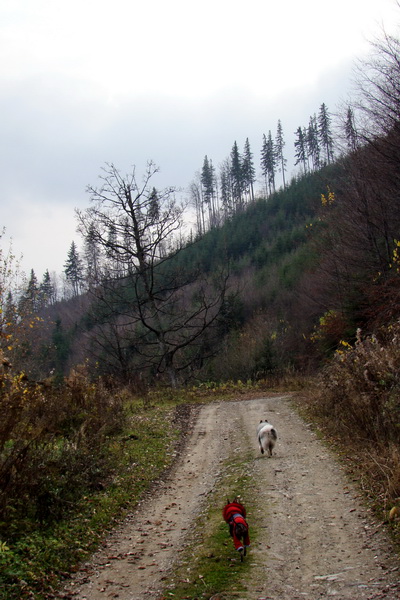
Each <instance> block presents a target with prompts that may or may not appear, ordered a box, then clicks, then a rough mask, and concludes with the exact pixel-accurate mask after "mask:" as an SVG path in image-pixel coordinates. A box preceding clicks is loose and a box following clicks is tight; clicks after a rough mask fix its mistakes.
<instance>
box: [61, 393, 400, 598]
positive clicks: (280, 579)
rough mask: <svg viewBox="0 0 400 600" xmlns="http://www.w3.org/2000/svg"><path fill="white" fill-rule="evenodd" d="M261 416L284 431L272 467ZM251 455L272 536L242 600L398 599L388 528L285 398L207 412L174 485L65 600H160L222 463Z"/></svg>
mask: <svg viewBox="0 0 400 600" xmlns="http://www.w3.org/2000/svg"><path fill="white" fill-rule="evenodd" d="M260 419H268V420H269V421H270V422H272V423H273V424H274V425H275V427H276V428H277V430H278V442H277V446H276V448H275V452H274V456H273V457H272V458H268V457H266V456H265V455H264V456H262V455H261V454H260V452H259V449H258V444H257V440H256V435H255V430H256V426H257V424H258V423H259V421H260ZM249 447H250V448H251V449H252V458H251V461H250V463H249V465H248V468H249V470H251V472H252V474H253V477H254V480H255V482H256V483H255V486H254V487H255V489H254V496H255V497H256V498H257V503H256V509H255V510H253V511H252V514H249V515H248V520H249V522H250V527H251V528H257V529H258V531H259V532H262V533H261V534H260V533H259V535H258V541H257V543H256V544H253V545H252V547H251V548H250V552H249V555H248V558H247V559H246V560H250V561H251V565H252V569H251V577H250V578H249V580H248V581H247V582H246V584H245V587H246V592H245V593H244V594H243V595H240V597H239V596H238V595H237V594H236V595H234V596H232V598H233V597H235V598H236V599H237V600H238V599H239V600H264V599H267V598H268V599H274V600H278V599H279V600H299V599H302V600H317V599H321V598H331V597H332V598H335V600H345V599H351V600H361V599H369V600H378V599H385V600H395V599H396V600H398V599H399V598H400V585H399V577H400V571H399V570H398V569H399V566H400V562H399V559H398V558H397V557H396V556H395V555H394V554H392V553H391V548H390V544H389V542H388V541H387V539H386V538H385V536H384V532H383V530H382V528H381V527H379V525H378V524H377V523H375V522H374V521H373V520H372V518H371V516H370V514H369V513H368V511H367V510H366V509H365V508H364V507H363V506H362V504H361V502H360V499H359V498H358V496H357V491H356V489H355V488H354V487H353V485H352V484H351V483H349V482H348V481H347V480H346V478H345V476H344V474H343V472H342V471H341V468H340V467H339V466H338V463H337V462H336V460H335V458H334V457H333V456H332V455H331V453H330V452H329V451H328V450H327V449H326V448H325V447H324V446H323V445H322V444H321V442H320V441H319V440H318V439H317V437H316V436H315V434H314V433H313V432H312V431H311V430H310V428H309V427H308V426H307V424H305V423H304V422H303V421H302V420H301V419H300V418H299V416H298V415H297V414H296V413H295V412H294V411H293V410H292V408H291V407H290V402H289V399H288V397H285V396H275V397H268V398H259V399H255V400H242V401H237V402H223V403H218V404H212V405H207V406H204V407H202V408H201V410H200V412H199V414H198V417H197V419H196V422H195V425H194V429H193V433H192V435H191V436H190V437H189V438H188V443H187V446H186V450H185V452H184V453H183V454H182V456H181V457H180V459H179V460H178V461H177V464H176V465H175V467H174V469H173V470H172V472H171V474H170V476H169V477H168V480H166V481H165V482H164V484H160V486H159V489H158V492H157V494H154V495H153V497H152V498H150V499H148V500H146V501H144V502H143V504H142V505H140V506H139V507H138V509H137V511H136V512H135V513H134V514H132V515H131V516H130V518H129V519H128V520H127V521H126V522H125V523H124V524H123V526H121V527H120V528H119V529H118V530H116V531H115V532H113V534H112V535H111V536H110V537H109V539H108V540H107V542H106V544H105V545H104V546H103V548H102V550H101V551H100V552H99V553H98V554H97V555H95V557H94V558H93V562H91V563H90V564H86V565H84V567H83V569H82V570H81V571H80V572H79V573H78V574H77V575H76V577H75V578H74V580H73V581H71V582H70V584H69V586H68V590H66V592H65V595H60V598H61V597H64V598H66V597H68V598H75V599H78V600H105V599H107V600H108V599H110V598H117V599H118V600H146V599H149V600H158V598H160V597H161V596H162V589H163V582H164V580H165V576H166V574H167V573H169V572H170V571H171V570H172V569H173V567H174V561H179V556H180V554H179V550H180V549H182V548H184V547H185V546H186V545H188V544H190V535H189V531H190V527H191V524H192V523H193V521H194V520H196V519H199V518H201V515H202V513H203V512H204V511H205V510H206V507H207V501H208V494H210V492H211V491H212V490H213V489H214V488H215V486H216V485H218V484H219V483H220V482H221V478H222V477H223V462H224V461H225V460H226V459H227V458H228V457H229V455H230V453H232V452H239V453H240V452H243V453H244V452H247V450H248V448H249ZM225 597H230V596H224V598H225Z"/></svg>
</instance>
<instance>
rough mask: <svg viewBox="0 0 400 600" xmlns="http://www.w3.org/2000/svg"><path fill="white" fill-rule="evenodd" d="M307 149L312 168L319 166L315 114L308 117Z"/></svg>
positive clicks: (315, 168)
mask: <svg viewBox="0 0 400 600" xmlns="http://www.w3.org/2000/svg"><path fill="white" fill-rule="evenodd" d="M307 150H308V156H309V157H310V158H311V161H312V168H313V170H314V171H315V170H317V169H319V168H320V146H319V134H318V121H317V116H316V115H314V116H313V117H310V121H309V124H308V129H307Z"/></svg>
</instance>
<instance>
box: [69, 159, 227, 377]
mask: <svg viewBox="0 0 400 600" xmlns="http://www.w3.org/2000/svg"><path fill="white" fill-rule="evenodd" d="M157 171H158V169H157V167H156V166H155V165H154V163H152V162H149V163H148V165H147V169H146V172H145V175H144V178H143V181H142V182H141V183H139V181H138V180H137V177H136V173H135V168H133V170H132V172H131V173H130V174H128V175H126V176H122V175H121V174H120V172H119V171H118V170H117V169H116V167H115V166H114V165H113V164H109V165H107V166H106V167H105V168H104V175H103V176H102V177H101V179H102V185H101V187H100V188H94V187H89V188H88V192H89V193H90V195H91V201H92V206H91V207H89V208H88V209H86V210H85V211H83V212H82V211H77V215H78V220H79V224H80V231H81V233H83V235H87V234H88V232H89V231H90V234H91V237H92V239H93V240H94V241H95V242H96V244H98V246H99V247H101V248H102V249H103V251H104V256H105V257H107V258H108V262H107V261H106V263H105V264H106V268H105V270H104V272H103V276H102V281H101V285H99V286H97V288H96V291H95V294H96V299H97V302H96V306H97V308H96V313H97V314H96V319H95V323H96V325H95V327H96V328H97V332H98V334H99V335H98V339H97V341H98V343H99V345H100V346H102V347H103V355H105V354H106V353H107V347H108V348H110V349H111V348H112V350H113V354H114V359H115V361H116V362H118V363H119V365H120V367H121V369H122V371H123V373H124V375H125V376H128V374H129V372H130V371H132V370H134V369H137V370H146V369H147V370H151V371H152V372H153V374H157V373H158V374H163V373H164V374H166V375H167V377H168V380H169V382H170V384H171V385H173V386H175V385H177V380H178V378H177V375H178V372H179V371H181V370H184V369H188V368H189V367H190V366H192V365H193V364H194V363H195V362H197V363H198V362H199V361H201V358H202V356H203V355H204V354H205V353H207V352H209V350H210V348H209V341H207V336H208V335H209V333H210V330H211V329H212V326H213V325H216V324H217V322H218V318H219V314H220V311H221V307H222V306H223V301H224V296H225V291H226V286H227V277H226V276H223V277H219V280H218V281H216V278H214V280H213V281H211V278H206V277H204V276H202V277H200V275H199V272H198V270H197V269H196V268H195V267H193V266H192V265H190V264H186V262H185V261H184V260H183V259H182V257H183V250H184V245H183V244H182V242H181V241H180V240H181V237H180V232H181V229H182V226H183V212H184V206H183V205H179V204H177V202H176V200H175V193H174V189H173V188H168V189H165V190H163V191H158V190H156V189H155V188H154V187H153V186H152V185H151V184H150V182H151V180H152V178H153V176H154V175H155V174H156V173H157ZM110 231H112V232H113V234H112V235H111V236H110ZM107 265H108V267H107ZM110 265H113V266H114V268H115V265H118V269H117V270H116V271H115V270H112V269H111V267H110ZM107 338H109V340H107Z"/></svg>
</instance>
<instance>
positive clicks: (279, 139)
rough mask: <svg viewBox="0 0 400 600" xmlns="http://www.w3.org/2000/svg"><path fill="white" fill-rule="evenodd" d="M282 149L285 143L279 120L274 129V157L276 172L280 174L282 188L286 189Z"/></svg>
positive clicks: (284, 160) (285, 161)
mask: <svg viewBox="0 0 400 600" xmlns="http://www.w3.org/2000/svg"><path fill="white" fill-rule="evenodd" d="M284 147H285V141H284V139H283V129H282V123H281V121H280V120H279V121H278V125H277V129H276V137H275V156H276V164H277V167H278V171H279V172H280V173H282V181H283V187H284V188H285V187H286V179H285V172H286V164H287V160H286V158H284V156H283V148H284Z"/></svg>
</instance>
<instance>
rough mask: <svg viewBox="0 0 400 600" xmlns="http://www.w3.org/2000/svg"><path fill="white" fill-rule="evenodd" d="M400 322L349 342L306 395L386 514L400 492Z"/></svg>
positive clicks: (314, 413)
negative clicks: (312, 391)
mask: <svg viewBox="0 0 400 600" xmlns="http://www.w3.org/2000/svg"><path fill="white" fill-rule="evenodd" d="M399 340H400V322H397V323H394V324H393V325H390V326H386V327H382V328H381V329H380V330H379V331H378V332H377V333H376V334H374V335H368V336H365V337H363V336H362V332H361V331H358V332H357V339H356V342H355V343H354V345H350V344H349V343H347V342H343V343H342V346H341V349H339V350H337V351H336V353H335V356H334V357H333V359H332V360H331V361H330V362H329V364H327V366H326V367H325V368H324V369H323V370H322V372H321V373H320V375H319V377H318V379H317V383H316V386H315V388H314V393H313V394H311V395H310V397H309V398H308V399H303V401H302V406H303V407H304V405H306V406H307V410H308V411H309V414H311V415H312V416H313V417H315V418H316V419H318V422H319V424H320V427H322V429H323V431H324V432H325V433H326V434H328V435H329V437H330V438H333V439H334V440H336V441H338V442H339V443H340V445H341V447H342V454H343V457H344V458H345V461H346V462H347V466H349V465H350V468H351V469H354V470H355V471H357V479H359V480H360V481H361V486H362V487H363V488H364V492H366V493H367V495H368V496H369V498H370V499H371V500H372V501H373V503H374V504H375V507H376V509H377V510H378V512H380V513H381V515H382V516H383V517H384V518H385V515H386V516H387V514H386V511H387V510H389V509H390V508H391V507H392V506H393V505H395V504H396V502H397V503H398V502H399V497H400V344H399Z"/></svg>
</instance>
